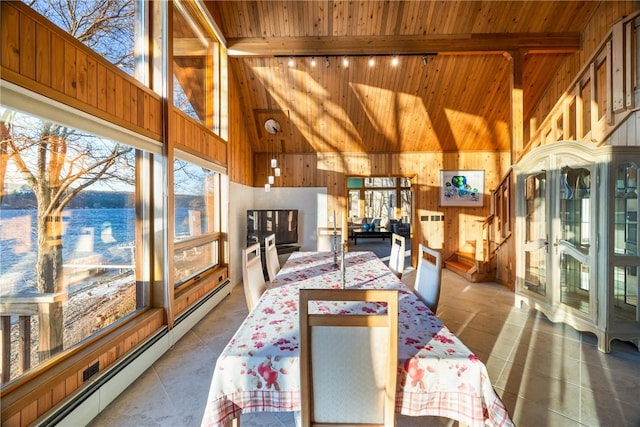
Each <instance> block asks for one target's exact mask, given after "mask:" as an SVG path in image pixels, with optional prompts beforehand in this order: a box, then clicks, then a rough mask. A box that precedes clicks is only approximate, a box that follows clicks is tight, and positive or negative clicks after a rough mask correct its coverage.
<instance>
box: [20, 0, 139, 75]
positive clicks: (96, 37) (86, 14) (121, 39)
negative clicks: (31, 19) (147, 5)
mask: <svg viewBox="0 0 640 427" xmlns="http://www.w3.org/2000/svg"><path fill="white" fill-rule="evenodd" d="M27 4H28V5H29V6H30V7H32V8H33V9H34V10H36V11H37V12H38V13H40V14H41V15H43V16H45V17H47V18H48V19H49V20H50V21H51V22H53V23H55V24H56V25H58V26H59V27H60V28H62V29H63V30H65V31H66V32H68V33H69V34H71V35H72V36H73V37H75V38H76V39H77V40H78V41H80V42H82V43H84V44H85V45H86V46H88V47H90V48H91V49H93V50H95V51H96V52H98V53H100V54H101V55H102V56H104V57H105V58H106V59H107V60H109V61H110V62H111V63H113V64H115V65H117V66H118V67H120V68H122V69H123V70H125V71H127V72H128V73H129V74H131V73H132V72H133V69H134V65H135V58H134V55H133V46H134V41H133V40H134V25H135V13H136V10H135V2H134V1H133V0H30V1H28V2H27Z"/></svg>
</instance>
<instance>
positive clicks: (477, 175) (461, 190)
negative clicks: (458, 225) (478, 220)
mask: <svg viewBox="0 0 640 427" xmlns="http://www.w3.org/2000/svg"><path fill="white" fill-rule="evenodd" d="M440 206H468V207H482V206H484V171H483V170H477V171H473V170H472V171H464V170H453V171H446V170H441V171H440Z"/></svg>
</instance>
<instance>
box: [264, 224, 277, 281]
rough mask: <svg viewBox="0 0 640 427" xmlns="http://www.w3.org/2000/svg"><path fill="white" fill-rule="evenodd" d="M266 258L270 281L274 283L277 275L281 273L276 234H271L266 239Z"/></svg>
mask: <svg viewBox="0 0 640 427" xmlns="http://www.w3.org/2000/svg"><path fill="white" fill-rule="evenodd" d="M264 257H265V261H266V264H267V273H268V274H269V281H271V282H273V279H275V278H276V274H278V272H279V271H280V260H279V259H278V249H277V248H276V235H275V234H271V235H269V236H267V237H265V239H264Z"/></svg>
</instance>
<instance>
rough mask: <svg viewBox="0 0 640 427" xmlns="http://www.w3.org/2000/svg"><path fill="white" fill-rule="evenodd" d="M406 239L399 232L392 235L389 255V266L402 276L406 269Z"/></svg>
mask: <svg viewBox="0 0 640 427" xmlns="http://www.w3.org/2000/svg"><path fill="white" fill-rule="evenodd" d="M404 249H405V239H404V237H402V236H401V235H399V234H395V233H393V234H392V235H391V255H389V268H390V269H391V271H393V273H394V274H395V275H396V276H398V277H402V272H403V271H404V256H405V255H404Z"/></svg>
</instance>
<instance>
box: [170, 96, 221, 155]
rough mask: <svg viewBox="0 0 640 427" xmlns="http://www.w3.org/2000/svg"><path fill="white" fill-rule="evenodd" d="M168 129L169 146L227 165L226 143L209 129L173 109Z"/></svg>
mask: <svg viewBox="0 0 640 427" xmlns="http://www.w3.org/2000/svg"><path fill="white" fill-rule="evenodd" d="M171 114H173V120H172V121H171V123H172V126H171V127H170V129H169V141H170V142H171V146H172V147H174V148H179V149H181V150H184V151H187V152H189V153H191V154H195V155H197V156H200V157H202V158H203V159H206V160H209V161H211V162H214V163H218V164H220V165H222V166H225V165H226V164H227V142H226V141H225V140H223V139H222V138H220V137H219V136H217V135H215V134H214V133H213V132H212V131H211V129H208V128H206V127H205V126H204V125H202V124H201V123H199V122H197V121H196V120H194V119H192V118H191V117H189V116H187V115H186V114H185V113H183V112H182V111H180V110H177V109H176V108H173V109H172V110H171Z"/></svg>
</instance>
